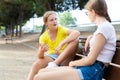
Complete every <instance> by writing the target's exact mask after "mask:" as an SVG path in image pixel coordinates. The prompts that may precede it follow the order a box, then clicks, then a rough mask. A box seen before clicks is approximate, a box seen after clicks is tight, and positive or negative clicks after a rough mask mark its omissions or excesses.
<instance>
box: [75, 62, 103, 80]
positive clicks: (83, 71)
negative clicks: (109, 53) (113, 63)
mask: <svg viewBox="0 0 120 80" xmlns="http://www.w3.org/2000/svg"><path fill="white" fill-rule="evenodd" d="M74 68H75V69H77V71H78V74H79V76H80V79H81V80H102V78H103V75H104V69H105V65H104V64H103V63H101V62H99V61H96V62H95V63H94V64H93V65H90V66H77V67H74Z"/></svg>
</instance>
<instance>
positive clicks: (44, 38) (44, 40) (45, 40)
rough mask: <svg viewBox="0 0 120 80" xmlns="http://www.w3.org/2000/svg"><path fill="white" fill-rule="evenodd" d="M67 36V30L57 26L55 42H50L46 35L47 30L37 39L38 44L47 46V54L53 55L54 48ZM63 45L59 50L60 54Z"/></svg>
mask: <svg viewBox="0 0 120 80" xmlns="http://www.w3.org/2000/svg"><path fill="white" fill-rule="evenodd" d="M67 34H68V28H65V27H62V26H58V32H57V36H56V39H55V40H51V39H50V36H49V35H48V30H46V31H45V32H44V33H43V34H42V35H41V36H40V38H39V43H44V44H47V45H48V47H49V50H48V53H49V54H55V49H56V47H57V46H58V45H59V43H60V42H61V41H63V40H64V39H65V38H66V37H67ZM65 46H66V45H64V46H63V47H62V48H61V50H60V53H61V52H62V51H63V50H64V49H65Z"/></svg>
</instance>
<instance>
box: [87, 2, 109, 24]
mask: <svg viewBox="0 0 120 80" xmlns="http://www.w3.org/2000/svg"><path fill="white" fill-rule="evenodd" d="M85 8H86V9H87V10H94V11H95V13H96V14H98V15H99V16H103V17H105V18H106V19H107V20H108V21H109V22H111V19H110V17H109V15H108V11H107V4H106V2H105V0H89V1H88V2H87V4H86V5H85Z"/></svg>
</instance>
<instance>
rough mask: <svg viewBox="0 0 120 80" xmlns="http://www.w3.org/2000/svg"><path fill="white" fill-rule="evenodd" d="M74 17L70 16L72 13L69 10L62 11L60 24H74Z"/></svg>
mask: <svg viewBox="0 0 120 80" xmlns="http://www.w3.org/2000/svg"><path fill="white" fill-rule="evenodd" d="M75 21H76V18H73V17H72V14H71V13H70V12H67V11H66V12H64V13H63V14H61V15H60V20H59V22H60V24H61V25H63V26H68V25H75V24H76V23H75Z"/></svg>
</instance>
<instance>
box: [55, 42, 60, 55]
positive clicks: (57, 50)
mask: <svg viewBox="0 0 120 80" xmlns="http://www.w3.org/2000/svg"><path fill="white" fill-rule="evenodd" d="M61 48H62V44H59V45H58V47H57V48H56V49H55V53H56V54H60V49H61Z"/></svg>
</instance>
